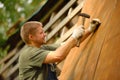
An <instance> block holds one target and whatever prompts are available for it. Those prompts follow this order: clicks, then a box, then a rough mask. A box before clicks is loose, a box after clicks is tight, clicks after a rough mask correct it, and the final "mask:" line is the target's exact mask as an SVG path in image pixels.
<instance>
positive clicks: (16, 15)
mask: <svg viewBox="0 0 120 80" xmlns="http://www.w3.org/2000/svg"><path fill="white" fill-rule="evenodd" d="M45 2H46V0H34V1H33V0H12V1H11V0H0V59H2V58H3V57H4V56H5V55H6V54H7V50H8V49H9V46H7V47H6V48H5V49H2V47H3V46H4V45H5V42H6V40H7V39H8V38H9V36H11V35H12V34H13V33H14V32H15V31H16V30H17V29H18V27H19V26H16V25H18V24H21V23H22V22H24V21H25V20H26V19H28V18H29V17H30V16H31V15H32V14H33V13H34V12H35V11H36V10H38V9H39V8H40V7H41V6H43V5H44V3H45Z"/></svg>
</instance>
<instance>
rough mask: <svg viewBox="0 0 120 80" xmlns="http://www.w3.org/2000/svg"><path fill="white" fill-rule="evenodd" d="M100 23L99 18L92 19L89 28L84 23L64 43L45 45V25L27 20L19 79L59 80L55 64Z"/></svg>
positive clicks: (22, 32) (20, 59)
mask: <svg viewBox="0 0 120 80" xmlns="http://www.w3.org/2000/svg"><path fill="white" fill-rule="evenodd" d="M98 23H99V20H98V19H94V20H92V22H91V23H90V26H89V27H88V29H86V30H84V28H83V25H80V26H78V27H77V29H75V30H74V31H73V33H72V35H71V37H70V38H69V39H68V40H67V41H66V42H65V43H64V44H63V45H57V44H53V45H44V44H45V43H46V41H45V37H46V34H45V33H44V30H43V28H42V27H43V25H42V23H40V22H37V21H30V22H26V23H25V24H24V25H23V26H22V28H21V33H20V34H21V38H22V40H23V41H24V42H25V43H26V46H25V47H24V48H23V49H22V50H21V51H20V57H19V79H20V80H57V77H56V75H55V69H54V67H55V65H54V64H51V63H55V62H60V61H62V60H63V59H65V57H66V56H67V55H68V53H69V52H70V50H71V49H72V48H73V47H76V45H77V43H78V41H80V40H81V41H83V40H84V39H85V38H86V37H87V36H88V35H89V34H90V33H92V32H93V31H94V30H95V29H96V27H97V25H98Z"/></svg>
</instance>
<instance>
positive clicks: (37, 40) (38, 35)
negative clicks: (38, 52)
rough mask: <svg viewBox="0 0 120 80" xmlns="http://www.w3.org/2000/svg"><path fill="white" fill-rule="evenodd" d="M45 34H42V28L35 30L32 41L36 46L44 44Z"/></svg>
mask: <svg viewBox="0 0 120 80" xmlns="http://www.w3.org/2000/svg"><path fill="white" fill-rule="evenodd" d="M45 38H46V34H45V33H44V30H43V28H42V27H38V28H37V30H36V33H35V35H34V36H33V41H34V43H35V44H37V45H42V44H44V43H46V40H45Z"/></svg>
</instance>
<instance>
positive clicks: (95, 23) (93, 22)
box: [88, 19, 101, 32]
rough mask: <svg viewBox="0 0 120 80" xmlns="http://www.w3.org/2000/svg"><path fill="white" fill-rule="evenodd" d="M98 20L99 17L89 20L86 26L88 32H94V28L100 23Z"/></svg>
mask: <svg viewBox="0 0 120 80" xmlns="http://www.w3.org/2000/svg"><path fill="white" fill-rule="evenodd" d="M100 23H101V22H100V20H99V19H93V20H92V21H91V22H90V26H89V27H88V31H89V32H94V31H95V30H96V28H97V27H98V26H99V25H100Z"/></svg>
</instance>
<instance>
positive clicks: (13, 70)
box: [6, 64, 19, 79]
mask: <svg viewBox="0 0 120 80" xmlns="http://www.w3.org/2000/svg"><path fill="white" fill-rule="evenodd" d="M18 67H19V65H18V64H16V65H15V66H14V67H13V68H12V69H11V70H10V72H9V73H8V75H7V76H6V79H8V78H9V77H10V76H11V75H12V74H13V73H15V71H17V70H18Z"/></svg>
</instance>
